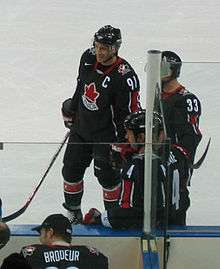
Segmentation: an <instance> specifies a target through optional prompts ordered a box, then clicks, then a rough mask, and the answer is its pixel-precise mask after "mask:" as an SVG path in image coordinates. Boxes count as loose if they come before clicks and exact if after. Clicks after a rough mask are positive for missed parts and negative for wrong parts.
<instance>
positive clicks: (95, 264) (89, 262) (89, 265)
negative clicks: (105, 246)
mask: <svg viewBox="0 0 220 269" xmlns="http://www.w3.org/2000/svg"><path fill="white" fill-rule="evenodd" d="M83 268H85V269H108V268H109V266H108V258H107V257H106V256H105V255H104V254H103V253H101V252H100V251H99V250H97V249H96V248H93V247H88V256H87V258H86V259H85V261H84V266H83Z"/></svg>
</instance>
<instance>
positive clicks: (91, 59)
mask: <svg viewBox="0 0 220 269" xmlns="http://www.w3.org/2000/svg"><path fill="white" fill-rule="evenodd" d="M94 63H95V53H94V49H93V48H89V49H87V50H86V51H84V52H83V54H82V56H81V58H80V63H79V68H78V77H77V85H76V90H75V92H74V94H73V97H72V101H71V108H72V110H73V111H76V110H77V108H78V103H79V90H80V83H81V80H80V76H81V74H82V73H83V72H84V70H85V69H89V68H92V67H93V65H94Z"/></svg>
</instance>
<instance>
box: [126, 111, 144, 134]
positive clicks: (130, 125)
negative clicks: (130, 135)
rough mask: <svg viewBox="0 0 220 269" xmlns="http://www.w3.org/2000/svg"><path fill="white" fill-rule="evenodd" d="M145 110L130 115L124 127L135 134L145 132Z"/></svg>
mask: <svg viewBox="0 0 220 269" xmlns="http://www.w3.org/2000/svg"><path fill="white" fill-rule="evenodd" d="M145 114H146V111H145V110H140V111H137V112H134V113H131V114H129V115H128V116H127V117H126V118H125V121H124V127H125V128H126V129H129V130H132V131H133V132H134V133H135V134H139V133H144V132H145Z"/></svg>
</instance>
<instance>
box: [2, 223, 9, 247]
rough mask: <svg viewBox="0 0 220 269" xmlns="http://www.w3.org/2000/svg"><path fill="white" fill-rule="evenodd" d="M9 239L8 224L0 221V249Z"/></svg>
mask: <svg viewBox="0 0 220 269" xmlns="http://www.w3.org/2000/svg"><path fill="white" fill-rule="evenodd" d="M9 239H10V229H9V227H8V225H7V224H6V223H4V222H1V221H0V249H1V248H3V247H4V246H5V245H6V244H7V243H8V241H9Z"/></svg>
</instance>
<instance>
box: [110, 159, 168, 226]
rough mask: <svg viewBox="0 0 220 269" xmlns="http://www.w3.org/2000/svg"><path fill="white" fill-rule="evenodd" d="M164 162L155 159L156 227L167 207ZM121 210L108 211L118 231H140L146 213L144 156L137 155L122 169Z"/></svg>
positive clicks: (153, 196) (153, 189) (111, 222)
mask: <svg viewBox="0 0 220 269" xmlns="http://www.w3.org/2000/svg"><path fill="white" fill-rule="evenodd" d="M160 164H161V162H160V159H159V158H158V157H157V156H156V155H153V157H152V177H153V179H152V182H153V187H152V211H151V213H152V218H153V220H154V222H155V224H156V222H158V220H159V218H161V216H160V214H161V212H162V211H163V208H164V204H163V201H164V197H163V193H162V183H163V182H164V173H163V171H162V168H161V166H160ZM121 177H122V186H121V193H120V198H119V207H117V208H112V209H109V210H108V220H109V223H110V224H111V226H112V228H115V229H139V228H142V225H143V212H144V155H143V154H133V155H132V157H131V158H129V159H128V162H127V164H126V165H125V166H124V168H123V170H122V174H121Z"/></svg>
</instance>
